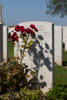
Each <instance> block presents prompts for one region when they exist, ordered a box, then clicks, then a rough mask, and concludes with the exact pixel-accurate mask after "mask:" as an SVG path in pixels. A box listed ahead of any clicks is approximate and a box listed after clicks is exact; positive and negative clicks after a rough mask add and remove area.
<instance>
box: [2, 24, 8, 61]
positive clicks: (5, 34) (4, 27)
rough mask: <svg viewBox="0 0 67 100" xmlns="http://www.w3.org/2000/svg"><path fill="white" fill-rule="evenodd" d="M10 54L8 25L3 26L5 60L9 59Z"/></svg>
mask: <svg viewBox="0 0 67 100" xmlns="http://www.w3.org/2000/svg"><path fill="white" fill-rule="evenodd" d="M7 55H8V35H7V26H3V60H4V61H7Z"/></svg>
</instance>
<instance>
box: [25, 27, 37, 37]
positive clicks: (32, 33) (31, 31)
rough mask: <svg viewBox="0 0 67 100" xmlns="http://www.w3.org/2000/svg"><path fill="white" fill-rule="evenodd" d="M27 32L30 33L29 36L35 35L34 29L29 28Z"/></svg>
mask: <svg viewBox="0 0 67 100" xmlns="http://www.w3.org/2000/svg"><path fill="white" fill-rule="evenodd" d="M25 32H26V33H28V34H31V35H35V33H34V31H33V30H32V29H30V28H27V29H26V30H25Z"/></svg>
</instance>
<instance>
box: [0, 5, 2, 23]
mask: <svg viewBox="0 0 67 100" xmlns="http://www.w3.org/2000/svg"><path fill="white" fill-rule="evenodd" d="M0 24H2V5H0Z"/></svg>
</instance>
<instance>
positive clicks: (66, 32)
mask: <svg viewBox="0 0 67 100" xmlns="http://www.w3.org/2000/svg"><path fill="white" fill-rule="evenodd" d="M63 43H64V44H65V51H67V26H64V27H63Z"/></svg>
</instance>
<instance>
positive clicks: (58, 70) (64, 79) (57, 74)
mask: <svg viewBox="0 0 67 100" xmlns="http://www.w3.org/2000/svg"><path fill="white" fill-rule="evenodd" d="M54 69H55V70H54V82H55V84H61V85H67V68H64V67H61V66H58V65H55V68H54Z"/></svg>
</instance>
